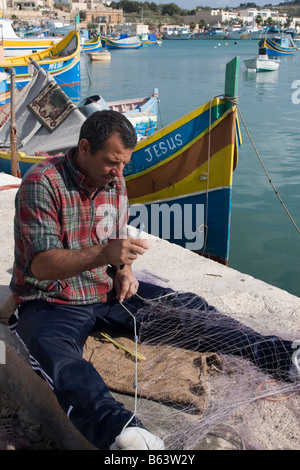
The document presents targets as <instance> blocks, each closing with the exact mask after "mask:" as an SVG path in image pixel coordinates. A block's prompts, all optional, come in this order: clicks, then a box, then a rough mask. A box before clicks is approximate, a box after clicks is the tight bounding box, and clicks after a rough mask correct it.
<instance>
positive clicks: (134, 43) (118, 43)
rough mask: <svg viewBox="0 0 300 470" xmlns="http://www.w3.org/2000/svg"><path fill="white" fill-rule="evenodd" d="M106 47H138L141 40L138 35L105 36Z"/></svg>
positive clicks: (140, 44)
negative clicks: (113, 37) (123, 37)
mask: <svg viewBox="0 0 300 470" xmlns="http://www.w3.org/2000/svg"><path fill="white" fill-rule="evenodd" d="M105 41H106V47H107V49H138V48H139V47H141V46H142V41H141V40H140V38H139V37H138V36H136V37H133V38H125V39H116V40H115V39H110V38H106V40H105Z"/></svg>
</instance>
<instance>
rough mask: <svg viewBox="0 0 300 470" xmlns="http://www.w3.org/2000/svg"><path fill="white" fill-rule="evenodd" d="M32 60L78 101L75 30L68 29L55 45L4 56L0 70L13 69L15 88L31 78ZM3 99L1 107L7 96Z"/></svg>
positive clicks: (77, 52)
mask: <svg viewBox="0 0 300 470" xmlns="http://www.w3.org/2000/svg"><path fill="white" fill-rule="evenodd" d="M31 59H33V60H34V61H35V62H36V63H37V64H38V65H39V66H40V67H42V68H44V69H45V70H47V71H48V72H49V73H50V74H51V75H52V76H53V77H54V78H55V80H56V81H57V83H58V84H59V86H60V87H62V88H63V89H64V92H65V93H66V95H67V96H68V97H69V98H71V99H72V101H74V102H79V101H80V85H81V82H80V37H79V33H78V32H77V31H71V32H70V33H69V34H68V35H67V36H65V37H64V38H63V39H62V40H61V41H59V42H58V43H57V44H55V45H54V46H51V47H49V48H48V49H45V50H43V51H40V52H36V53H34V54H30V55H25V56H16V57H5V58H4V61H3V62H2V63H1V64H0V72H4V71H5V69H6V68H14V69H15V74H16V87H17V89H21V88H23V87H24V86H25V85H26V84H27V83H28V82H30V80H31V79H32V75H33V66H32V63H31ZM8 88H9V87H8ZM2 98H3V97H0V106H3V105H4V104H6V103H8V102H9V101H10V97H8V98H7V97H6V98H3V99H2Z"/></svg>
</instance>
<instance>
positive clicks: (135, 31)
mask: <svg viewBox="0 0 300 470" xmlns="http://www.w3.org/2000/svg"><path fill="white" fill-rule="evenodd" d="M114 31H115V32H116V33H127V34H129V35H130V36H140V35H142V34H147V33H148V32H149V27H148V25H147V24H144V23H124V24H118V25H117V26H116V27H115V28H114Z"/></svg>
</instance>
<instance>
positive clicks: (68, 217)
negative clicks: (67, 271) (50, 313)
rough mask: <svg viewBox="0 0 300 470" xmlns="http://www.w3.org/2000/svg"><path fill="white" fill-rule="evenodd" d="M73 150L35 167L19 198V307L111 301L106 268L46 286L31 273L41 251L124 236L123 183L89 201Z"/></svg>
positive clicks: (125, 206)
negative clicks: (36, 303)
mask: <svg viewBox="0 0 300 470" xmlns="http://www.w3.org/2000/svg"><path fill="white" fill-rule="evenodd" d="M74 151H75V149H72V150H71V151H69V152H68V153H67V154H66V155H65V156H64V157H48V158H46V159H45V160H44V161H43V162H41V163H38V164H37V165H35V166H33V167H32V168H31V169H30V170H29V171H28V172H27V173H26V175H25V177H24V179H23V181H22V184H21V186H20V189H19V191H18V193H17V195H16V201H15V209H16V216H15V222H14V231H15V262H14V267H13V276H12V280H11V283H10V287H11V290H12V293H13V295H14V299H15V302H16V303H17V304H20V303H22V302H25V301H28V300H37V299H41V300H47V301H49V302H57V303H63V304H73V305H78V304H91V303H96V302H106V300H107V294H108V293H109V292H110V291H111V289H112V287H113V280H112V278H111V277H110V276H109V275H108V273H107V266H101V267H98V268H96V269H92V270H90V271H85V272H83V273H81V274H79V275H77V276H74V277H71V278H69V279H50V280H47V281H38V280H37V279H36V278H35V277H34V275H33V273H32V272H31V269H30V265H31V261H32V259H33V257H34V256H35V255H36V254H37V253H40V252H42V251H46V250H51V249H53V248H59V249H68V250H80V249H82V248H85V247H89V246H93V245H95V244H99V243H108V242H109V241H110V240H112V239H115V238H120V237H121V234H122V236H124V233H125V232H124V230H126V223H127V216H128V200H127V194H126V186H125V181H124V178H115V181H114V183H113V184H112V185H110V187H109V188H108V189H101V188H100V189H98V191H97V192H96V193H95V194H94V195H93V197H90V196H89V194H88V193H87V191H86V190H85V188H84V186H83V180H84V176H83V175H82V174H81V173H80V172H79V170H78V169H77V168H76V167H75V165H74V163H73V160H72V155H73V152H74ZM120 228H121V232H120ZM120 233H121V234H120Z"/></svg>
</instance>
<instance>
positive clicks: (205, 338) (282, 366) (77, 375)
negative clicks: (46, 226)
mask: <svg viewBox="0 0 300 470" xmlns="http://www.w3.org/2000/svg"><path fill="white" fill-rule="evenodd" d="M156 298H162V299H161V300H157V301H154V302H156V303H157V307H156V308H154V309H153V308H152V305H153V303H152V302H150V303H149V302H148V301H147V299H150V300H151V299H156ZM123 304H124V306H125V307H126V308H127V309H128V310H130V312H131V313H132V314H133V315H134V317H135V321H136V328H137V332H138V335H139V338H140V341H141V342H143V341H146V342H147V343H151V344H155V343H157V341H158V339H159V340H160V344H162V343H165V344H173V345H176V346H179V347H182V348H187V349H192V350H197V351H199V352H205V351H210V352H217V353H224V354H234V355H239V356H242V357H246V358H248V359H250V360H251V361H252V362H253V363H254V364H256V365H257V366H258V367H260V368H262V369H264V370H267V371H269V372H272V371H278V370H280V371H281V373H282V376H283V377H284V375H285V374H286V372H287V370H288V369H289V366H290V364H291V356H292V353H293V349H292V348H291V343H290V342H289V341H283V340H282V339H280V338H278V337H276V336H268V337H265V336H262V335H260V334H259V333H257V332H255V331H253V330H252V329H250V328H248V327H245V326H244V325H241V323H239V322H237V321H236V320H233V319H232V318H230V317H228V316H226V315H224V314H222V313H220V312H218V311H217V310H216V309H215V308H214V307H212V306H210V305H208V304H207V302H206V301H205V300H204V299H203V298H202V297H199V296H197V295H195V294H192V293H177V292H174V291H172V290H171V289H165V288H163V287H160V286H155V285H152V284H148V283H143V282H140V286H139V291H138V296H134V297H132V298H130V299H128V300H126V301H124V302H123ZM18 310H19V313H18V318H16V317H15V315H13V316H12V317H11V319H10V327H11V329H12V330H13V331H15V332H16V333H17V334H18V336H19V337H20V338H21V339H22V341H23V342H24V344H25V345H26V347H27V349H28V351H29V354H30V357H31V363H32V367H33V369H34V370H35V371H36V372H37V373H38V374H40V375H41V377H42V378H43V379H45V380H46V381H47V382H48V384H49V385H50V387H51V388H52V389H53V391H54V393H55V395H56V397H57V400H58V402H59V403H60V405H61V407H62V408H63V409H64V411H65V412H66V413H67V415H68V416H69V418H70V420H71V421H72V422H73V424H74V425H75V426H76V427H77V428H78V429H79V431H80V432H81V433H82V434H83V435H84V436H85V437H86V438H87V439H88V440H89V441H90V442H91V443H92V444H93V445H94V446H95V447H97V448H98V449H102V450H105V449H109V446H110V445H111V444H112V443H113V442H114V440H115V437H116V436H117V435H118V434H119V433H120V432H121V431H122V429H123V427H124V425H125V424H126V423H127V422H128V421H129V420H130V418H132V413H131V412H130V411H128V410H126V409H125V407H124V405H123V404H122V403H119V402H118V401H116V400H115V399H114V397H113V396H112V395H111V393H110V391H109V389H108V387H107V386H106V384H105V382H104V381H103V380H102V378H101V376H100V375H99V373H98V372H97V371H96V370H95V369H94V367H93V366H92V365H91V364H90V363H89V362H87V361H85V360H84V359H83V358H82V351H83V346H84V344H85V342H86V339H87V337H88V336H89V335H90V334H91V333H92V332H93V331H95V330H101V331H109V332H111V333H118V334H121V335H133V331H134V319H133V317H132V315H130V314H129V313H128V312H127V311H126V310H125V309H124V307H123V306H122V304H120V303H119V302H118V301H117V300H114V299H112V300H111V301H110V302H107V303H97V304H93V305H76V306H65V305H59V304H54V303H50V302H46V301H40V300H37V301H32V302H28V303H26V304H22V305H21V306H20V307H19V309H18ZM162 332H163V335H161V333H162ZM108 360H109V358H108ZM130 426H142V423H140V422H138V420H137V419H136V418H135V417H134V418H133V420H132V421H131V422H130Z"/></svg>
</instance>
